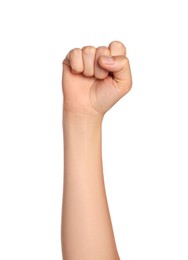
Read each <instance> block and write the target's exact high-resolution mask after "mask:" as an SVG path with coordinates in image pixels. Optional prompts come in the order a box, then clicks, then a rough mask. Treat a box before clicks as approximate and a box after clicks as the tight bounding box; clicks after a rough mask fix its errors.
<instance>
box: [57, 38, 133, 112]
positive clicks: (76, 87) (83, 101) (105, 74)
mask: <svg viewBox="0 0 188 260" xmlns="http://www.w3.org/2000/svg"><path fill="white" fill-rule="evenodd" d="M131 86H132V76H131V70H130V65H129V60H128V58H127V57H126V48H125V46H124V45H123V44H122V43H121V42H119V41H113V42H111V43H110V45H109V46H108V47H105V46H101V47H98V48H95V47H93V46H85V47H83V48H82V49H79V48H75V49H72V50H71V51H70V52H69V53H68V54H67V56H66V58H65V59H64V61H63V79H62V87H63V97H64V102H63V108H64V111H66V112H70V113H73V114H81V115H86V114H87V115H95V116H96V115H99V116H101V115H102V116H103V115H104V114H105V113H106V112H107V111H108V110H109V109H110V108H111V107H112V106H113V105H114V104H115V103H116V102H117V101H118V100H119V99H120V98H122V97H123V96H124V95H125V94H126V93H127V92H128V91H129V90H130V89H131Z"/></svg>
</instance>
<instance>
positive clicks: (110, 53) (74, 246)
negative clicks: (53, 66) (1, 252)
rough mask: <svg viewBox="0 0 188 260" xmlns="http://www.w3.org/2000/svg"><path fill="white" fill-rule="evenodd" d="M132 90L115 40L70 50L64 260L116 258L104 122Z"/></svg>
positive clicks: (66, 83)
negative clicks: (104, 158)
mask: <svg viewBox="0 0 188 260" xmlns="http://www.w3.org/2000/svg"><path fill="white" fill-rule="evenodd" d="M105 58H106V60H105ZM131 86H132V76H131V69H130V64H129V60H128V58H127V57H126V48H125V46H124V44H123V43H121V42H119V41H113V42H111V43H110V44H109V46H108V47H105V46H100V47H98V48H95V47H94V46H85V47H83V48H82V49H80V48H75V49H72V50H71V51H69V53H68V54H67V56H66V57H65V59H64V61H63V74H62V91H63V137H64V187H63V204H62V224H61V241H62V254H63V259H64V260H117V259H120V258H119V255H118V251H117V247H116V243H115V238H114V233H113V227H112V223H111V218H110V213H109V209H108V203H107V198H106V192H105V185H104V178H103V166H102V121H103V118H104V115H105V113H106V112H107V111H108V110H109V109H110V108H111V107H112V106H113V105H114V104H115V103H116V102H117V101H118V100H119V99H120V98H122V97H123V96H124V95H125V94H126V93H127V92H128V91H129V90H130V89H131Z"/></svg>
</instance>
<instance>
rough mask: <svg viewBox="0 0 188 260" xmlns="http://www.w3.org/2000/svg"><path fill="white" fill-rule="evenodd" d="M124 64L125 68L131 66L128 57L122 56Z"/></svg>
mask: <svg viewBox="0 0 188 260" xmlns="http://www.w3.org/2000/svg"><path fill="white" fill-rule="evenodd" d="M122 63H123V65H124V67H125V68H127V67H128V66H129V59H128V58H127V57H124V56H122Z"/></svg>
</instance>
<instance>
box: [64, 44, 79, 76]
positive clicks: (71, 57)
mask: <svg viewBox="0 0 188 260" xmlns="http://www.w3.org/2000/svg"><path fill="white" fill-rule="evenodd" d="M66 59H68V63H69V64H70V68H71V71H72V72H73V73H74V74H79V73H82V72H83V59H82V50H81V49H79V48H75V49H72V50H71V51H70V52H69V54H68V55H67V57H66Z"/></svg>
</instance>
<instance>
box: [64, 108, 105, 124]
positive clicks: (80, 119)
mask: <svg viewBox="0 0 188 260" xmlns="http://www.w3.org/2000/svg"><path fill="white" fill-rule="evenodd" d="M103 117H104V115H101V114H90V113H84V112H72V111H68V110H66V109H65V108H63V125H64V124H68V123H71V124H75V126H76V127H79V126H80V125H82V126H83V125H86V126H87V127H90V126H91V127H96V126H97V127H98V126H101V125H102V121H103Z"/></svg>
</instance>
